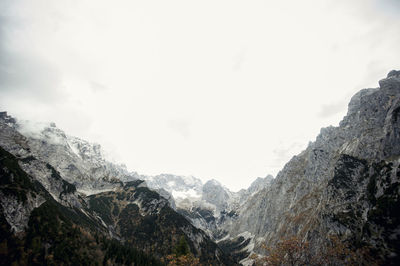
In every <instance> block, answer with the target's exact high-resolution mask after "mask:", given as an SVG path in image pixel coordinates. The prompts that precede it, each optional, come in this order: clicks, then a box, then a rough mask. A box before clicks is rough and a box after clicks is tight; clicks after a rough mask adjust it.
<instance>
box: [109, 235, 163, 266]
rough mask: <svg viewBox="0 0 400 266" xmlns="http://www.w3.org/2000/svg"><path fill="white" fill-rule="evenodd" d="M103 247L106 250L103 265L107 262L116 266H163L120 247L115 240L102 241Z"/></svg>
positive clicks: (136, 252)
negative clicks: (116, 265)
mask: <svg viewBox="0 0 400 266" xmlns="http://www.w3.org/2000/svg"><path fill="white" fill-rule="evenodd" d="M103 247H104V249H105V250H106V253H105V256H104V259H103V265H104V264H106V262H107V261H110V262H112V263H113V264H118V265H132V264H133V265H149V266H150V265H163V264H162V263H161V262H160V261H159V260H157V259H155V258H153V257H150V256H148V255H146V254H144V253H143V252H140V251H138V250H136V249H133V248H131V247H128V246H127V245H121V243H120V242H118V241H117V240H105V239H103Z"/></svg>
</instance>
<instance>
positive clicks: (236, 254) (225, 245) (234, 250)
mask: <svg viewBox="0 0 400 266" xmlns="http://www.w3.org/2000/svg"><path fill="white" fill-rule="evenodd" d="M249 242H250V239H247V240H245V238H244V237H243V236H240V237H238V238H235V239H232V240H224V241H221V242H219V243H218V245H219V246H220V247H221V248H222V250H223V251H224V252H225V253H226V254H231V256H232V257H233V258H234V259H235V260H236V261H240V260H242V259H244V258H246V257H247V256H249V255H250V253H249V252H248V251H243V248H244V247H246V246H247V245H248V244H249Z"/></svg>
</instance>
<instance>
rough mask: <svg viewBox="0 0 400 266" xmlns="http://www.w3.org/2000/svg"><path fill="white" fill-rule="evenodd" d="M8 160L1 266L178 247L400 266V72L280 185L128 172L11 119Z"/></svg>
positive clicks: (46, 130) (4, 153)
mask: <svg viewBox="0 0 400 266" xmlns="http://www.w3.org/2000/svg"><path fill="white" fill-rule="evenodd" d="M0 152H1V155H0V156H1V157H0V178H1V179H0V204H1V209H0V230H1V234H0V235H1V238H0V260H1V261H2V262H3V264H5V265H11V264H12V263H17V264H88V265H92V264H105V265H107V264H108V265H112V264H115V265H116V264H118V265H121V264H134V265H159V264H160V265H162V264H167V263H168V260H169V259H170V258H171V256H172V257H173V256H174V255H175V256H176V255H177V254H178V253H179V252H177V250H178V249H179V247H180V246H182V245H183V246H186V247H187V248H186V249H187V252H185V254H186V255H188V257H187V259H191V260H192V261H191V262H190V263H192V264H193V265H194V264H195V263H201V264H212V265H236V264H242V265H252V264H253V263H261V264H262V263H263V262H262V261H263V259H264V258H268V256H269V258H271V257H272V255H273V254H275V253H274V250H276V249H274V248H279V247H282V245H281V243H287V242H285V241H288V240H291V241H292V242H291V243H300V244H301V245H300V246H301V247H302V248H303V249H302V251H301V252H300V253H301V254H302V257H301V258H302V259H303V258H305V257H306V256H303V255H304V254H308V255H310V256H309V257H313V258H317V257H319V255H320V254H330V255H329V256H328V257H329V258H330V259H331V261H330V262H329V263H330V264H331V265H343V264H351V263H350V261H349V260H350V258H352V259H353V258H357V260H355V261H357V263H356V264H359V265H372V264H378V265H396V264H400V259H399V252H400V241H399V235H400V216H399V214H400V203H399V195H400V180H399V179H400V71H395V70H393V71H391V72H389V74H388V75H387V77H386V78H384V79H382V80H381V81H380V82H379V88H373V89H363V90H361V91H360V92H358V93H357V94H355V95H354V96H353V97H352V99H351V101H350V103H349V106H348V112H347V115H346V116H345V117H344V118H343V120H342V121H341V122H340V124H339V126H337V127H333V126H330V127H327V128H323V129H321V132H320V134H319V135H318V136H317V138H316V140H315V141H314V142H310V144H309V145H308V147H307V148H306V149H305V150H304V151H302V152H301V153H300V154H298V155H296V156H294V157H293V158H292V159H291V160H290V161H289V162H288V163H287V164H286V165H285V166H284V168H283V169H282V170H281V171H280V172H279V173H278V174H277V176H276V177H275V178H273V177H272V176H271V175H267V176H266V177H264V178H261V177H260V178H257V179H256V180H255V181H254V182H253V183H252V184H251V185H250V187H249V188H247V189H242V190H240V191H238V192H232V191H230V190H229V189H228V188H226V187H225V186H223V185H222V184H220V183H219V182H218V181H216V180H209V181H207V182H206V183H204V184H203V182H202V181H201V180H200V179H198V178H196V177H192V176H177V175H172V174H160V175H156V176H148V175H140V174H138V173H136V172H130V171H128V170H127V168H126V167H125V166H124V165H121V164H117V163H114V162H112V161H111V160H109V159H107V154H106V153H105V152H104V151H103V150H102V148H101V146H100V145H98V144H94V143H90V142H88V141H85V140H82V139H80V138H77V137H73V136H69V135H68V134H66V133H65V132H64V131H63V130H61V129H59V128H58V127H57V126H56V125H55V124H54V123H36V122H34V121H22V120H18V119H16V118H13V117H11V116H9V115H8V114H7V113H6V112H0ZM332 239H333V240H332ZM293 241H295V242H293ZM296 241H297V242H296ZM82 243H85V245H82ZM305 244H307V245H305ZM331 246H333V247H335V248H336V251H337V250H338V249H341V250H347V249H348V250H349V253H346V254H342V253H340V254H341V255H340V256H339V255H337V253H335V254H332V253H329V252H331V251H332V250H334V249H330V247H331ZM265 247H267V249H266V248H265ZM344 247H345V248H344ZM328 251H329V252H328ZM285 252H286V253H285ZM285 252H284V253H283V255H282V256H281V257H282V258H284V259H288V257H290V256H289V255H288V254H291V253H290V252H288V251H287V250H286V251H285ZM189 255H190V256H189ZM266 255H267V257H264V256H266ZM333 257H334V258H335V261H333V260H332V258H333ZM282 258H281V259H282ZM299 258H300V257H299ZM325 259H326V258H325ZM300 261H301V260H300V259H299V260H298V261H297V264H296V263H295V264H294V265H300V264H301V263H300ZM325 262H326V261H325ZM170 263H171V261H170ZM188 263H189V262H188ZM318 263H321V261H319V262H318ZM318 263H317V262H316V260H308V264H309V265H318ZM329 263H326V264H329ZM282 264H283V265H284V263H282ZM278 265H279V264H278Z"/></svg>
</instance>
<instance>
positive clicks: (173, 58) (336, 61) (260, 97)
mask: <svg viewBox="0 0 400 266" xmlns="http://www.w3.org/2000/svg"><path fill="white" fill-rule="evenodd" d="M153 3H155V4H153ZM399 14H400V2H398V1H395V0H384V1H378V0H367V1H362V0H355V1H351V2H349V1H334V0H324V1H318V2H315V1H311V0H306V1H301V2H298V1H294V0H285V1H279V2H278V1H251V2H247V3H241V2H240V1H203V2H201V3H196V2H188V1H171V2H168V3H165V2H163V1H152V2H145V3H132V2H129V1H120V2H118V3H113V2H108V1H94V0H85V1H71V2H68V3H60V2H47V1H45V0H41V1H35V3H31V2H29V1H23V0H21V1H11V0H6V1H3V2H2V3H0V21H2V27H0V36H1V40H2V41H1V43H0V58H1V60H0V108H1V109H4V110H5V111H7V112H8V113H9V114H10V115H12V116H13V117H16V118H17V119H21V120H30V121H34V122H54V123H56V125H57V126H58V127H59V128H60V129H62V130H64V131H65V132H66V133H67V134H69V135H72V136H77V137H79V138H82V139H85V140H87V141H89V142H95V143H99V144H100V145H101V146H102V147H103V149H104V150H105V151H107V152H108V153H109V156H110V157H112V158H113V159H114V160H115V161H116V162H118V163H123V164H125V165H126V166H127V167H128V169H129V171H135V172H138V173H139V174H143V175H157V174H161V173H169V174H174V175H183V176H194V177H196V178H199V179H201V180H202V182H203V183H204V182H206V181H207V180H210V179H215V180H217V181H218V182H220V183H221V184H222V185H224V186H226V187H228V188H229V189H230V190H231V191H238V190H240V189H242V188H247V187H248V186H249V185H250V184H251V182H253V181H254V180H255V179H256V178H257V177H263V178H264V177H265V176H267V175H269V174H271V175H273V176H274V177H276V175H277V173H278V172H279V171H280V170H281V169H282V168H283V166H284V165H285V164H286V163H287V162H288V161H289V160H290V159H291V158H292V157H293V156H294V155H296V154H298V153H300V152H301V151H302V150H304V149H305V148H306V147H307V146H308V143H309V142H310V141H314V140H315V138H316V136H317V135H318V134H319V132H320V129H321V128H324V127H327V126H330V125H333V126H337V125H338V123H339V122H340V120H341V119H342V118H343V117H344V115H345V114H346V112H347V104H348V103H349V101H350V98H351V97H352V96H353V95H354V94H355V93H356V92H358V91H360V90H361V89H364V88H370V87H372V88H375V87H378V81H379V80H380V79H382V78H385V77H386V74H387V73H388V72H389V71H390V70H392V69H400V65H399V62H400V50H399V49H398V44H399V43H400V20H399V19H398V16H399Z"/></svg>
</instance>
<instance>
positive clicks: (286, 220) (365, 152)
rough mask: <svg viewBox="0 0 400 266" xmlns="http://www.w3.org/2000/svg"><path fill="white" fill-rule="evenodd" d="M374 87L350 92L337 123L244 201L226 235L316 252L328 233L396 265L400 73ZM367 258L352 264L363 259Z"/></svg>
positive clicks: (398, 244)
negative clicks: (295, 242) (292, 243)
mask: <svg viewBox="0 0 400 266" xmlns="http://www.w3.org/2000/svg"><path fill="white" fill-rule="evenodd" d="M379 85H380V87H379V88H375V89H364V90H361V91H360V92H358V93H357V94H356V95H354V96H353V97H352V99H351V101H350V103H349V108H348V113H347V115H346V116H345V117H344V119H343V120H342V121H341V122H340V124H339V126H338V127H332V126H331V127H328V128H323V129H321V132H320V134H319V135H318V137H317V138H316V140H315V141H314V142H312V143H310V144H309V146H308V147H307V148H306V150H304V151H303V152H301V153H300V154H299V155H297V156H294V157H293V158H292V159H291V160H290V161H289V162H288V163H287V164H286V165H285V167H284V168H283V169H282V170H281V171H280V172H279V173H278V175H277V177H276V178H275V179H274V180H272V182H271V185H270V186H269V187H268V188H266V189H264V190H261V191H259V192H258V193H256V194H254V195H253V196H251V197H250V198H249V199H248V200H247V201H246V203H245V204H244V205H243V206H242V208H241V209H240V210H239V212H238V217H237V219H235V220H234V222H233V223H232V226H231V228H229V229H228V231H229V234H230V235H231V236H237V235H238V234H240V233H241V232H248V233H249V234H250V235H252V236H253V237H252V239H254V250H253V252H255V253H261V254H263V253H265V250H264V249H263V248H262V245H266V246H269V247H271V246H274V245H276V244H277V242H278V241H279V240H282V239H288V238H290V237H297V238H299V239H301V240H303V241H308V242H309V243H310V244H311V246H312V247H313V248H314V254H317V253H318V252H320V251H321V252H322V250H321V248H322V247H324V243H326V241H327V239H329V237H332V236H335V237H338V238H339V239H340V240H342V241H345V242H346V243H349V244H350V245H351V247H352V248H353V249H355V250H356V251H357V250H362V249H364V250H368V252H369V253H370V254H371V256H372V257H374V258H375V259H376V260H377V261H379V262H380V264H382V265H398V264H399V262H400V260H399V253H400V239H399V236H400V234H399V232H400V216H399V214H400V202H399V195H400V71H391V72H390V73H389V74H388V76H387V78H385V79H383V80H381V81H380V82H379ZM366 258H367V257H365V256H364V257H363V258H362V259H361V260H360V261H359V262H358V263H361V264H362V263H365V264H366V265H370V264H369V263H372V262H371V261H370V262H367V261H365V259H366ZM363 260H364V261H363ZM243 262H244V261H243Z"/></svg>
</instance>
